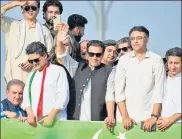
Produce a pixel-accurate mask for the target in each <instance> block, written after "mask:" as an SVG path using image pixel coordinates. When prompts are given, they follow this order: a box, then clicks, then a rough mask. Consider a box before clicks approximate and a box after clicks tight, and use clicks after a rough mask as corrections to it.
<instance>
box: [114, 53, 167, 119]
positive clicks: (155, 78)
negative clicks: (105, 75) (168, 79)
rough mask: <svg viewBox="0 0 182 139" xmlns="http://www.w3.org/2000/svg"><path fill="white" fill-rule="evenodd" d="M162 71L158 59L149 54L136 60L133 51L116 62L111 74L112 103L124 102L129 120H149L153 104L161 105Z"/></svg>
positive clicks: (163, 71)
mask: <svg viewBox="0 0 182 139" xmlns="http://www.w3.org/2000/svg"><path fill="white" fill-rule="evenodd" d="M164 81H165V70H164V64H163V61H162V58H161V57H160V56H159V55H157V54H155V53H153V52H150V51H147V52H146V55H145V57H144V58H143V59H142V60H139V59H138V58H137V57H136V56H135V54H134V51H132V52H130V53H128V54H126V55H124V56H122V57H121V58H120V59H119V62H118V65H117V68H116V74H115V100H116V102H117V103H118V102H121V101H123V100H125V102H126V108H127V110H128V114H129V116H130V118H133V119H134V120H135V121H136V122H140V121H142V120H145V119H148V118H150V115H151V114H152V110H153V106H154V104H155V103H162V97H163V93H164Z"/></svg>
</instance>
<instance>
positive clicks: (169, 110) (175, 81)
mask: <svg viewBox="0 0 182 139" xmlns="http://www.w3.org/2000/svg"><path fill="white" fill-rule="evenodd" d="M176 113H181V73H179V74H177V75H176V76H175V77H173V78H171V77H170V76H168V77H167V81H166V90H165V95H164V99H163V103H162V114H161V115H162V117H171V116H172V115H173V114H176ZM177 122H181V120H178V121H177Z"/></svg>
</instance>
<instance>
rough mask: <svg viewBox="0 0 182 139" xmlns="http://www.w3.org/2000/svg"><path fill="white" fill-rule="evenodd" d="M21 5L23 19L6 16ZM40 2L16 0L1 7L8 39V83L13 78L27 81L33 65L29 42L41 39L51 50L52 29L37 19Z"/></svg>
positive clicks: (2, 23)
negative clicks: (28, 46)
mask: <svg viewBox="0 0 182 139" xmlns="http://www.w3.org/2000/svg"><path fill="white" fill-rule="evenodd" d="M17 6H21V12H22V14H23V16H24V19H23V20H20V21H19V20H15V19H12V18H9V17H6V16H4V14H5V12H6V11H8V10H10V9H12V8H14V7H17ZM39 8H40V2H39V1H38V0H32V1H29V0H26V1H22V0H15V1H13V2H10V3H8V4H6V5H4V6H2V7H1V29H2V31H3V32H4V33H5V39H6V54H7V57H6V63H5V64H6V68H5V80H6V83H7V82H8V81H10V80H11V79H14V78H16V79H20V80H22V81H24V82H26V79H27V77H28V75H29V73H30V72H31V70H32V68H33V65H32V64H30V63H29V62H28V61H27V56H26V55H25V49H26V47H27V45H28V44H30V43H31V42H34V41H40V42H42V43H43V44H45V46H46V47H47V49H48V51H50V49H51V47H52V45H53V39H52V36H51V33H50V31H49V30H48V29H47V28H46V27H44V26H42V25H41V24H40V23H39V22H38V21H37V20H36V17H37V14H38V13H39Z"/></svg>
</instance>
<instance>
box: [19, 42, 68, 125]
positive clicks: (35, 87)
mask: <svg viewBox="0 0 182 139" xmlns="http://www.w3.org/2000/svg"><path fill="white" fill-rule="evenodd" d="M26 54H27V55H28V57H29V60H28V61H29V63H31V64H33V65H34V68H35V71H34V72H32V73H30V76H29V78H28V82H27V83H26V86H25V89H24V93H23V102H22V105H21V107H22V108H23V109H25V110H26V111H27V114H28V117H27V121H28V123H29V124H30V125H32V126H35V120H36V119H37V118H38V119H39V118H41V117H43V116H46V117H45V118H43V119H42V120H40V121H39V120H38V122H40V123H42V124H43V125H44V126H50V125H52V123H53V121H54V119H59V120H66V119H67V111H66V108H67V104H68V101H69V84H68V80H67V75H66V72H65V70H64V69H63V67H61V66H57V65H54V64H50V62H49V61H48V54H47V49H46V47H45V46H44V45H43V44H42V43H41V42H33V43H31V44H30V45H28V46H27V48H26Z"/></svg>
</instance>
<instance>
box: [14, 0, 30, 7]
mask: <svg viewBox="0 0 182 139" xmlns="http://www.w3.org/2000/svg"><path fill="white" fill-rule="evenodd" d="M27 3H28V1H27V0H15V1H14V4H15V5H16V6H24V5H26V4H27Z"/></svg>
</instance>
